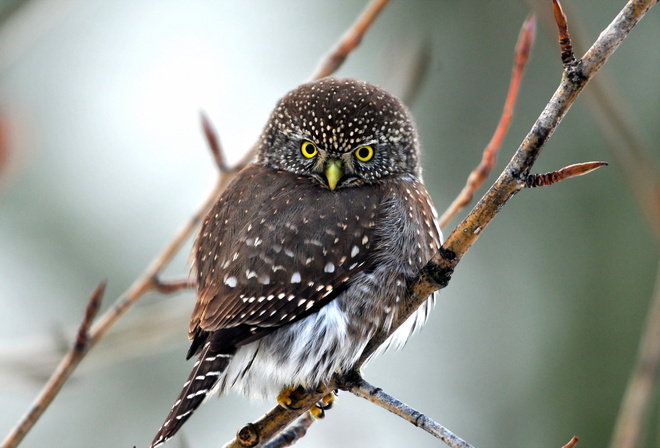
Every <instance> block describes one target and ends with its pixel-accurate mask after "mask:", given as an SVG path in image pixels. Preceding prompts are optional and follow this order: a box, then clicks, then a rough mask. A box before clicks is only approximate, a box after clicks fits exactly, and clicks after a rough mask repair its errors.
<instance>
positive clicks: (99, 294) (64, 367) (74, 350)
mask: <svg viewBox="0 0 660 448" xmlns="http://www.w3.org/2000/svg"><path fill="white" fill-rule="evenodd" d="M104 291H105V281H103V282H101V283H99V285H98V286H97V287H96V289H95V290H94V292H92V294H91V295H90V298H89V300H88V302H87V307H86V308H85V316H84V317H83V320H82V322H81V324H80V328H79V330H78V334H77V335H76V339H75V342H74V344H73V346H72V347H71V349H70V350H69V352H68V353H67V354H66V355H65V356H64V358H63V359H62V361H61V362H60V364H59V365H58V366H57V368H56V369H55V372H54V373H53V375H52V376H51V377H50V379H49V380H48V382H47V383H46V385H45V386H44V388H43V389H42V390H41V393H40V394H39V395H38V396H37V398H36V399H35V400H34V403H33V404H32V406H31V407H30V409H29V410H28V412H27V413H26V414H25V416H23V418H22V419H21V421H20V422H19V424H18V425H17V426H16V427H14V428H13V429H12V431H11V432H10V433H9V435H8V436H7V438H6V439H5V440H4V442H2V447H3V448H9V447H14V446H17V445H18V444H19V443H20V442H21V440H23V438H24V437H25V435H26V434H27V433H28V432H29V431H30V428H32V426H34V424H35V423H36V422H37V420H39V418H40V417H41V415H42V414H43V413H44V411H45V410H46V409H47V408H48V405H50V403H51V402H52V401H53V399H55V397H56V396H57V394H58V392H59V391H60V390H61V389H62V386H63V385H64V383H65V382H66V380H67V379H68V378H69V376H71V373H72V372H73V371H74V370H75V368H76V367H77V366H78V364H79V363H80V361H81V360H82V359H83V358H84V357H85V354H86V353H87V352H88V351H89V348H90V347H91V343H90V342H91V339H90V334H89V328H90V325H91V323H92V321H93V320H94V316H96V313H97V312H98V310H99V307H100V306H101V300H102V299H103V292H104Z"/></svg>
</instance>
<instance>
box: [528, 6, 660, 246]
mask: <svg viewBox="0 0 660 448" xmlns="http://www.w3.org/2000/svg"><path fill="white" fill-rule="evenodd" d="M525 2H526V3H528V4H529V5H530V7H533V8H534V9H535V10H536V11H537V14H538V17H539V20H540V24H541V25H542V26H543V28H545V30H546V31H548V32H552V34H554V27H555V25H554V15H553V14H552V12H551V11H549V10H548V8H547V2H546V0H525ZM576 8H577V6H576V5H574V4H571V5H567V10H568V12H569V13H570V11H571V10H575V9H576ZM571 17H572V16H571ZM578 19H579V17H572V19H571V21H572V23H573V26H572V29H571V37H572V40H573V47H574V48H575V49H576V50H579V49H584V48H586V47H587V45H588V43H587V41H586V38H585V36H584V32H583V30H584V28H585V27H584V26H581V24H580V23H577V26H576V24H575V23H574V22H576V20H578ZM584 98H585V99H586V100H587V101H586V105H587V110H588V111H589V113H590V114H591V116H592V117H593V119H594V123H595V124H596V126H597V127H598V128H599V129H600V131H601V133H602V134H603V141H604V142H605V143H606V144H607V146H608V147H609V150H610V153H611V155H612V157H613V159H614V160H613V162H614V166H615V167H617V168H619V169H620V170H621V172H622V174H623V178H624V180H625V182H626V183H627V184H628V185H629V187H630V190H631V192H632V194H633V196H634V197H635V199H636V201H637V204H638V205H639V207H640V209H641V211H642V213H643V214H644V217H645V218H646V222H647V224H648V226H649V228H650V230H651V232H652V234H653V236H654V238H655V241H656V243H660V175H659V174H658V173H660V167H659V166H658V160H657V159H655V158H654V157H653V150H652V148H650V147H649V145H648V143H646V142H645V141H644V138H643V135H642V133H640V131H639V130H638V129H637V126H636V124H635V118H634V116H633V114H631V113H630V107H629V102H630V101H629V99H628V98H626V97H625V95H622V94H621V92H620V89H619V88H618V87H617V85H616V83H615V81H614V80H613V79H612V77H611V76H608V73H607V70H605V71H603V72H601V73H600V74H599V75H598V77H596V78H595V79H593V80H592V81H591V83H590V86H589V89H588V90H587V91H586V92H585V94H584Z"/></svg>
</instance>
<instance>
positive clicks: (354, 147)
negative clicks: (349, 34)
mask: <svg viewBox="0 0 660 448" xmlns="http://www.w3.org/2000/svg"><path fill="white" fill-rule="evenodd" d="M417 152H418V139H417V131H416V129H415V125H414V123H413V121H412V118H411V117H410V114H409V113H408V111H407V110H406V108H405V106H404V105H403V104H402V103H401V101H399V100H398V99H397V98H395V97H394V96H392V95H391V94H389V93H388V92H386V91H384V90H383V89H380V88H378V87H376V86H373V85H371V84H368V83H366V82H360V81H355V80H352V79H336V78H325V79H322V80H320V81H315V82H311V83H308V84H303V85H301V86H299V87H298V88H296V89H295V90H292V91H291V92H289V93H288V94H287V95H286V96H285V97H284V98H282V99H281V100H280V101H279V103H278V104H277V107H275V110H274V111H273V113H272V114H271V116H270V119H269V120H268V123H267V125H266V127H265V129H264V131H263V133H262V135H261V139H260V142H259V158H258V160H259V162H260V163H263V164H265V165H268V166H271V167H273V168H276V169H282V170H286V171H290V172H292V173H295V174H299V175H303V176H309V177H311V178H314V179H316V180H318V181H319V182H320V183H321V184H323V185H325V186H326V187H328V188H330V189H331V190H334V189H335V188H343V187H347V186H353V185H359V184H362V183H374V182H378V181H379V180H382V179H385V178H387V177H390V176H397V175H401V174H412V175H415V176H417V175H419V167H418V162H417V159H418V157H417Z"/></svg>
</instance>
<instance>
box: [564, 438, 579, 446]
mask: <svg viewBox="0 0 660 448" xmlns="http://www.w3.org/2000/svg"><path fill="white" fill-rule="evenodd" d="M579 441H580V439H578V437H577V436H573V437H572V438H571V440H569V441H568V443H567V444H566V445H564V446H563V447H562V448H575V445H577V443H578V442H579Z"/></svg>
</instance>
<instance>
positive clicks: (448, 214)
mask: <svg viewBox="0 0 660 448" xmlns="http://www.w3.org/2000/svg"><path fill="white" fill-rule="evenodd" d="M535 30H536V19H535V18H534V16H533V15H531V14H530V15H529V17H527V20H525V23H524V24H523V26H522V28H521V29H520V34H519V35H518V43H517V44H516V49H515V52H514V64H513V70H512V72H511V82H510V84H509V92H508V93H507V96H506V101H505V102H504V109H503V110H502V115H501V116H500V121H499V123H498V124H497V128H496V129H495V132H494V133H493V137H492V138H491V139H490V142H488V145H486V148H484V151H483V154H482V157H481V162H480V163H479V166H477V167H476V168H475V169H474V170H473V171H472V172H471V173H470V175H469V176H468V179H467V182H466V184H465V186H464V187H463V190H462V191H461V192H460V193H459V195H458V196H457V197H456V199H454V201H453V202H452V203H451V204H450V205H449V207H447V210H445V212H444V213H443V214H442V215H441V216H440V219H438V223H439V225H440V228H441V229H444V228H445V226H446V225H447V224H449V221H451V220H452V218H453V217H454V216H456V214H457V213H458V212H460V211H461V210H463V208H465V206H466V205H467V204H469V203H470V201H471V200H472V198H473V197H474V193H475V191H477V189H478V188H479V187H480V186H481V185H482V184H483V183H484V181H485V180H486V179H487V178H488V176H489V175H490V172H491V170H492V169H493V167H494V166H495V162H496V160H497V153H498V151H499V149H500V147H501V146H502V141H503V140H504V137H505V136H506V132H507V131H508V130H509V124H511V118H512V117H513V108H514V107H515V105H516V99H517V98H518V90H519V89H520V81H521V80H522V76H523V74H524V73H525V65H527V61H528V60H529V55H530V53H531V50H532V45H533V44H534V35H535Z"/></svg>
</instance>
